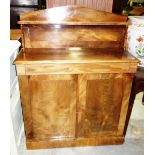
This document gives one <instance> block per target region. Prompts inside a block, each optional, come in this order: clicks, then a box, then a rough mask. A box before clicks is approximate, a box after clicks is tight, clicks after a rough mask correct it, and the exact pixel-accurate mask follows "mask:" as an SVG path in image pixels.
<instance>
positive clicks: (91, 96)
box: [77, 74, 132, 137]
mask: <svg viewBox="0 0 155 155" xmlns="http://www.w3.org/2000/svg"><path fill="white" fill-rule="evenodd" d="M131 83H132V76H130V75H128V74H87V75H80V76H79V78H78V88H79V102H78V106H77V107H78V112H77V117H78V119H77V137H94V136H109V135H112V136H117V135H118V136H123V129H124V124H125V119H126V113H127V108H128V100H129V95H130V90H131Z"/></svg>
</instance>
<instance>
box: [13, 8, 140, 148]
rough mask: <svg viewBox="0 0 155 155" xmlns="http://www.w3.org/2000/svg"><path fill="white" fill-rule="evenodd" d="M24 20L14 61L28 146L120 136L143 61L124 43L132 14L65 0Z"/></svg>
mask: <svg viewBox="0 0 155 155" xmlns="http://www.w3.org/2000/svg"><path fill="white" fill-rule="evenodd" d="M56 16H57V17H58V18H57V19H56V18H55V17H56ZM54 18H55V19H54ZM20 23H21V24H22V25H21V28H22V34H23V38H22V40H23V49H22V50H21V51H20V53H19V55H18V56H17V58H16V60H15V61H14V64H16V68H17V75H18V76H19V85H20V92H21V99H22V107H23V114H24V125H25V132H26V144H27V148H28V149H37V148H39V149H41V148H51V147H71V146H96V145H106V144H122V143H123V142H124V133H123V131H124V126H125V121H126V115H127V110H128V105H129V96H130V91H131V85H132V80H133V76H134V74H135V72H136V69H137V64H138V62H139V61H138V60H137V59H136V58H134V57H133V56H131V55H130V54H129V53H128V52H127V51H126V50H125V46H124V43H125V38H126V29H127V27H126V17H125V16H120V15H115V14H110V13H105V12H102V11H97V10H92V9H88V8H84V7H78V6H66V7H59V8H53V9H48V10H43V11H37V12H33V13H29V14H24V15H22V16H21V21H20ZM58 23H59V24H58Z"/></svg>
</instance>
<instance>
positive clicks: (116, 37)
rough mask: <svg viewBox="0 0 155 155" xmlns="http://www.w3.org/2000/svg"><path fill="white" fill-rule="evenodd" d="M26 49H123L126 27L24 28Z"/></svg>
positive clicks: (38, 26) (35, 26) (34, 26)
mask: <svg viewBox="0 0 155 155" xmlns="http://www.w3.org/2000/svg"><path fill="white" fill-rule="evenodd" d="M23 31H24V32H23V33H24V34H25V48H68V47H85V48H95V47H98V48H111V47H113V48H114V47H116V48H123V47H124V38H125V35H126V26H76V27H75V26H59V25H58V26H49V25H47V26H40V25H33V26H31V27H25V26H23Z"/></svg>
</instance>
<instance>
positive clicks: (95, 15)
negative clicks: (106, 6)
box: [19, 5, 127, 25]
mask: <svg viewBox="0 0 155 155" xmlns="http://www.w3.org/2000/svg"><path fill="white" fill-rule="evenodd" d="M126 21H127V16H122V15H117V14H112V13H108V12H103V11H99V10H93V9H89V8H85V7H79V6H75V5H71V6H65V7H64V6H63V7H56V8H51V9H46V10H40V11H34V12H31V13H25V14H22V15H21V16H20V21H19V23H20V24H60V25H64V24H65V25H126V24H127V23H126Z"/></svg>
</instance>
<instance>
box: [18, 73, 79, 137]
mask: <svg viewBox="0 0 155 155" xmlns="http://www.w3.org/2000/svg"><path fill="white" fill-rule="evenodd" d="M19 80H20V85H21V96H22V104H23V112H24V122H25V128H26V134H27V137H28V138H35V139H41V138H74V137H75V126H76V125H75V124H76V122H75V120H76V118H75V116H76V115H75V113H76V89H77V88H76V83H77V81H76V76H74V75H31V76H29V77H27V76H19Z"/></svg>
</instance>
